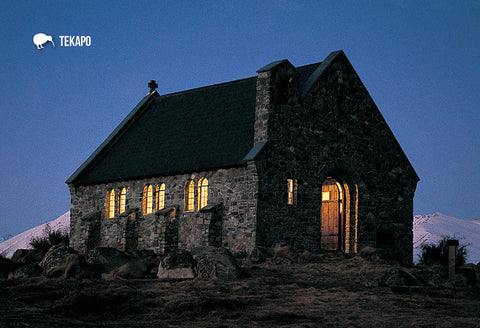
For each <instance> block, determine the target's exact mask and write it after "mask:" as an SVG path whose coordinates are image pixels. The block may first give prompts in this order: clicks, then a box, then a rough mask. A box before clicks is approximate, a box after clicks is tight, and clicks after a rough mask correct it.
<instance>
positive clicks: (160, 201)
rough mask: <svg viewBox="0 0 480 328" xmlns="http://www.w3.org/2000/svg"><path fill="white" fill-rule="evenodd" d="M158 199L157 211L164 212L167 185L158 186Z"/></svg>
mask: <svg viewBox="0 0 480 328" xmlns="http://www.w3.org/2000/svg"><path fill="white" fill-rule="evenodd" d="M156 193H157V199H156V209H157V211H158V210H162V209H163V208H164V207H165V184H164V183H162V184H161V185H160V186H159V185H157V188H156Z"/></svg>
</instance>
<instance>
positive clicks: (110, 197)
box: [105, 189, 115, 219]
mask: <svg viewBox="0 0 480 328" xmlns="http://www.w3.org/2000/svg"><path fill="white" fill-rule="evenodd" d="M105 216H106V217H107V218H109V219H112V218H114V217H115V189H110V190H108V191H107V197H106V200H105Z"/></svg>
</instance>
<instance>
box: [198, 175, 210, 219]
mask: <svg viewBox="0 0 480 328" xmlns="http://www.w3.org/2000/svg"><path fill="white" fill-rule="evenodd" d="M207 205H208V179H207V178H201V179H200V181H198V210H199V211H200V210H201V209H202V208H204V207H205V206H207Z"/></svg>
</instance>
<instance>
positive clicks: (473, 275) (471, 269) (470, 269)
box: [457, 263, 477, 286]
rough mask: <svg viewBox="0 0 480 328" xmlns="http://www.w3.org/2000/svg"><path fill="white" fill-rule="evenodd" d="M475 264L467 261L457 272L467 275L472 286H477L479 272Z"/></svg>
mask: <svg viewBox="0 0 480 328" xmlns="http://www.w3.org/2000/svg"><path fill="white" fill-rule="evenodd" d="M475 269H476V268H475V264H472V263H467V264H465V265H464V266H462V267H460V268H458V270H457V273H458V274H461V275H463V276H464V277H465V279H466V283H467V284H468V285H471V286H475V284H476V283H477V272H476V270H475Z"/></svg>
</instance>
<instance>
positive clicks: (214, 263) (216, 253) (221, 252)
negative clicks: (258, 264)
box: [192, 246, 240, 280]
mask: <svg viewBox="0 0 480 328" xmlns="http://www.w3.org/2000/svg"><path fill="white" fill-rule="evenodd" d="M192 255H193V259H194V260H195V268H194V273H196V275H197V277H200V278H203V279H211V278H215V277H217V278H219V279H223V280H230V279H237V278H238V277H239V276H240V270H239V269H238V266H237V263H236V262H235V258H234V257H233V255H232V253H230V251H229V250H227V249H226V248H222V247H214V246H205V247H198V248H195V249H193V250H192Z"/></svg>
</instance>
